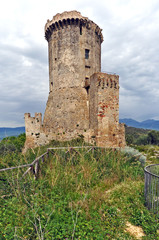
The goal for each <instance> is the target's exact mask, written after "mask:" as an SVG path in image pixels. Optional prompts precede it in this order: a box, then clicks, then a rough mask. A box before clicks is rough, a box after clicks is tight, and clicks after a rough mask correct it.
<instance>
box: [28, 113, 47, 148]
mask: <svg viewBox="0 0 159 240" xmlns="http://www.w3.org/2000/svg"><path fill="white" fill-rule="evenodd" d="M24 117H25V132H26V142H25V146H24V151H25V149H27V148H34V147H37V146H41V145H45V144H46V143H48V142H49V140H48V137H47V136H46V135H45V133H44V132H43V128H42V114H41V113H35V117H31V115H30V113H25V116H24Z"/></svg>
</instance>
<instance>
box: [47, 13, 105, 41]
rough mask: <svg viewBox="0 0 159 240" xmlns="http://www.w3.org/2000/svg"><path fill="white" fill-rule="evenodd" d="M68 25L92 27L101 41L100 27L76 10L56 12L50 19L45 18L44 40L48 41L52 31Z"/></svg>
mask: <svg viewBox="0 0 159 240" xmlns="http://www.w3.org/2000/svg"><path fill="white" fill-rule="evenodd" d="M68 25H78V26H79V28H82V27H86V28H87V29H93V30H94V32H95V33H96V34H97V35H98V36H99V38H100V39H101V42H103V35H102V29H101V28H100V27H99V26H98V25H97V24H95V23H94V22H93V21H91V20H89V19H88V18H87V17H83V16H82V15H81V13H80V12H77V11H70V12H64V13H62V14H59V13H58V14H56V15H55V16H54V17H53V19H52V20H51V21H50V20H47V23H46V25H45V38H46V40H47V41H49V38H50V37H51V35H52V33H53V32H54V31H58V30H59V29H61V28H65V27H66V28H67V27H68Z"/></svg>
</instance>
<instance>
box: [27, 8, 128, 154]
mask: <svg viewBox="0 0 159 240" xmlns="http://www.w3.org/2000/svg"><path fill="white" fill-rule="evenodd" d="M45 38H46V40H47V41H48V55H49V96H48V101H47V104H46V109H45V114H44V120H43V122H42V115H41V113H35V117H31V116H30V114H29V113H26V114H25V126H26V142H25V150H26V149H28V148H31V147H37V146H40V145H45V144H47V143H48V142H49V141H50V140H53V139H55V140H61V141H64V140H71V139H73V138H76V137H78V136H79V135H83V136H84V138H85V141H87V142H90V143H94V141H95V142H96V144H97V146H100V147H124V146H125V129H124V125H122V124H119V76H118V75H112V74H106V73H101V72H100V71H101V43H102V42H103V35H102V30H101V29H100V28H99V26H98V25H97V24H95V23H94V22H93V21H91V20H89V19H88V18H86V17H83V16H82V15H81V14H80V13H79V12H77V11H70V12H64V13H62V14H56V15H55V16H54V17H53V19H52V20H51V21H50V20H48V21H47V23H46V25H45Z"/></svg>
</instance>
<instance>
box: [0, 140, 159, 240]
mask: <svg viewBox="0 0 159 240" xmlns="http://www.w3.org/2000/svg"><path fill="white" fill-rule="evenodd" d="M24 140H25V139H24V136H19V137H18V138H16V141H15V138H14V142H12V140H10V139H6V140H3V141H2V142H1V143H0V144H1V146H2V145H5V151H4V152H3V151H2V150H1V154H0V159H1V161H0V168H3V167H8V166H16V165H21V164H24V163H31V162H32V161H33V160H34V159H35V158H36V157H37V156H39V155H40V154H42V153H43V152H45V151H46V149H47V147H53V146H77V145H78V146H84V145H85V143H84V142H83V140H82V139H76V140H73V141H71V142H64V143H60V142H55V141H53V142H52V143H51V144H50V145H48V146H45V147H41V148H40V149H35V150H30V151H28V152H27V153H26V155H22V154H21V147H22V142H24ZM19 142H20V144H19ZM11 145H12V146H13V145H14V150H10V147H9V146H11ZM1 149H2V148H1ZM131 150H132V149H131ZM126 152H127V153H126ZM126 152H124V151H119V150H110V149H107V150H106V149H94V150H91V151H88V149H87V150H86V149H84V148H81V149H78V150H76V151H73V150H72V151H71V152H68V151H65V150H54V151H53V154H50V156H49V158H46V159H45V161H44V162H43V163H42V162H41V163H40V172H39V178H38V179H37V180H35V179H34V177H33V175H32V174H31V173H29V174H27V175H26V176H25V177H22V175H23V173H24V171H26V169H18V170H12V171H8V172H5V173H4V172H3V173H0V182H1V184H0V196H1V197H0V206H1V209H0V239H2V240H3V239H7V240H8V239H30V240H32V239H46V240H48V239H118V240H121V239H127V240H131V239H141V238H142V239H153V240H154V239H159V235H158V234H157V230H158V229H159V225H158V218H157V216H155V215H154V214H152V213H150V212H149V211H148V210H147V208H146V207H145V205H144V203H145V202H144V171H143V167H144V164H145V163H144V160H145V158H144V157H143V156H141V158H136V157H135V156H134V155H136V152H135V150H134V154H132V151H131V154H130V153H129V151H126Z"/></svg>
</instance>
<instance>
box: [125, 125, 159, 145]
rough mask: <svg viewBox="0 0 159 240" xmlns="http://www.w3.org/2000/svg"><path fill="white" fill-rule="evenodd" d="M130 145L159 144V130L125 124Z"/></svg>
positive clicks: (127, 140)
mask: <svg viewBox="0 0 159 240" xmlns="http://www.w3.org/2000/svg"><path fill="white" fill-rule="evenodd" d="M125 131H126V142H127V144H128V145H130V144H135V145H159V131H155V130H147V129H142V128H134V127H127V126H125Z"/></svg>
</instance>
